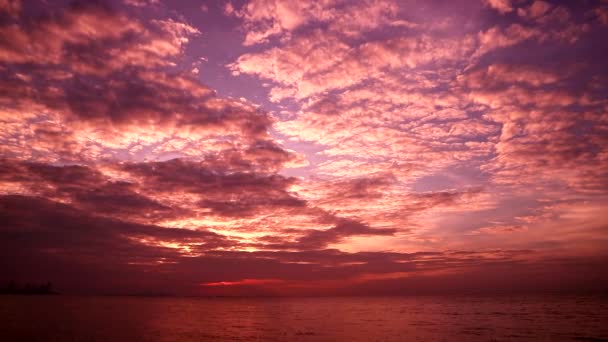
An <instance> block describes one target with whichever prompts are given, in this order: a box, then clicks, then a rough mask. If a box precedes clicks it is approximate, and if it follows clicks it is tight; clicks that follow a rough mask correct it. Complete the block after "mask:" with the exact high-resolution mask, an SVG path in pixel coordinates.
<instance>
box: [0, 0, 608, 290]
mask: <svg viewBox="0 0 608 342" xmlns="http://www.w3.org/2000/svg"><path fill="white" fill-rule="evenodd" d="M607 34H608V1H605V0H595V1H592V0H580V1H548V0H547V1H542V0H535V1H530V0H466V1H464V0H452V1H440V0H429V1H421V0H394V1H392V0H360V1H359V0H356V1H355V0H319V1H304V0H238V1H237V0H234V1H231V0H225V1H224V0H217V1H201V0H199V1H195V0H175V1H168V0H123V1H119V0H114V1H76V2H74V1H51V0H31V1H29V0H0V75H1V77H0V269H1V270H2V272H1V274H0V281H2V282H8V281H10V280H15V281H17V282H18V283H19V282H21V283H25V282H31V283H36V282H46V281H51V282H53V284H54V287H55V288H56V289H57V290H58V291H60V292H64V293H88V294H147V293H149V294H153V293H166V294H183V295H202V296H206V295H212V296H215V295H237V296H241V295H289V296H291V295H296V296H297V295H336V294H340V295H344V294H346V295H388V294H419V293H464V292H467V293H468V292H510V291H592V290H608V288H606V285H605V284H608V269H607V266H606V265H607V264H608V263H607V262H608V249H607V248H606V246H608V214H607V213H606V211H607V209H608V97H607V95H608V62H607V61H608V59H607V58H606V57H607V56H608V44H606V40H605V39H606V38H605V37H606V35H607Z"/></svg>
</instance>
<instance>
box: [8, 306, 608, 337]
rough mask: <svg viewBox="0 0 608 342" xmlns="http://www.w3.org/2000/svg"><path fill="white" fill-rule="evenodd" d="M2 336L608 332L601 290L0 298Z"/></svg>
mask: <svg viewBox="0 0 608 342" xmlns="http://www.w3.org/2000/svg"><path fill="white" fill-rule="evenodd" d="M0 320H1V324H0V340H2V341H26V340H27V341H38V340H39V341H126V340H134V341H200V340H213V341H217V340H230V341H233V340H243V341H250V340H262V341H268V340H271V341H272V340H276V341H299V340H317V341H370V340H371V341H376V340H380V341H418V340H419V341H427V340H439V341H490V340H494V341H512V340H522V341H523V340H536V341H539V340H540V341H562V340H566V341H567V340H579V341H580V340H588V341H602V340H608V298H606V297H574V296H571V297H559V296H528V297H526V296H519V297H360V298H282V299H280V298H242V299H240V298H237V299H230V298H208V299H206V298H153V297H142V298H136V297H69V296H56V297H55V296H53V297H42V296H41V297H19V296H3V297H0Z"/></svg>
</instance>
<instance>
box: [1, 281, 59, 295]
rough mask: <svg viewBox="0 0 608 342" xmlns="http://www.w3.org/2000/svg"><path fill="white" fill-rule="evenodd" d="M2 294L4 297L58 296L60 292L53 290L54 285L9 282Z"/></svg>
mask: <svg viewBox="0 0 608 342" xmlns="http://www.w3.org/2000/svg"><path fill="white" fill-rule="evenodd" d="M0 294H4V295H58V294H59V292H56V291H54V290H53V284H52V283H51V282H47V283H46V284H30V283H25V284H23V285H19V284H17V283H15V282H14V281H9V282H8V284H7V285H6V287H4V288H1V289H0Z"/></svg>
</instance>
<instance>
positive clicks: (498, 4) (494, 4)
mask: <svg viewBox="0 0 608 342" xmlns="http://www.w3.org/2000/svg"><path fill="white" fill-rule="evenodd" d="M483 3H484V4H485V5H486V6H488V7H490V8H492V9H494V10H496V11H498V12H500V13H501V14H505V13H509V12H512V11H513V5H512V4H511V0H483Z"/></svg>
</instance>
